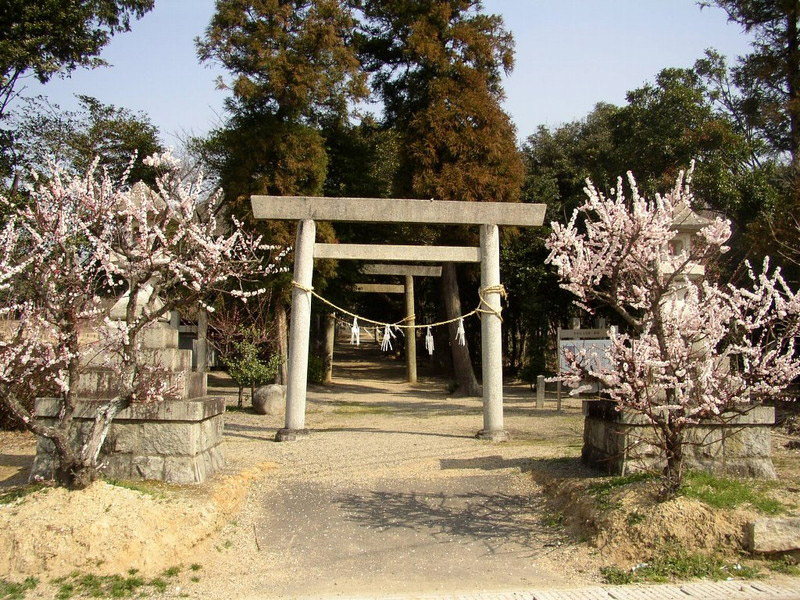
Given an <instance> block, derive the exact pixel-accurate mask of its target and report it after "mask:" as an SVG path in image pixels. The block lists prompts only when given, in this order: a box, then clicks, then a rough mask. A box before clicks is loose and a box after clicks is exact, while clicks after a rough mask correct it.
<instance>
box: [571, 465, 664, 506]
mask: <svg viewBox="0 0 800 600" xmlns="http://www.w3.org/2000/svg"><path fill="white" fill-rule="evenodd" d="M655 477H656V476H655V475H654V474H653V473H647V472H645V471H637V472H636V473H631V474H630V475H621V476H619V477H609V478H608V479H606V480H604V481H601V482H600V483H594V484H592V485H590V486H589V488H588V489H587V491H588V492H589V493H590V494H591V495H592V496H594V497H595V498H596V499H597V505H598V507H599V508H613V507H614V506H615V505H614V504H613V503H612V502H611V492H613V491H614V490H616V489H619V488H621V487H625V486H629V485H633V484H635V483H639V482H641V481H650V480H652V479H654V478H655Z"/></svg>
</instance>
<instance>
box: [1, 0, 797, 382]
mask: <svg viewBox="0 0 800 600" xmlns="http://www.w3.org/2000/svg"><path fill="white" fill-rule="evenodd" d="M701 4H706V5H714V6H716V7H718V8H721V9H723V10H724V11H726V13H727V15H728V17H729V18H730V19H731V20H732V21H734V22H736V23H737V24H739V25H740V26H741V27H742V29H743V30H744V31H745V32H748V33H749V34H750V35H751V36H752V39H753V44H752V51H751V52H750V53H749V54H747V55H745V56H742V57H738V58H732V59H726V57H723V56H721V55H720V54H718V53H717V52H716V51H714V50H713V49H710V50H708V51H707V53H706V54H705V55H704V56H699V57H698V59H697V61H696V63H695V64H694V66H693V67H692V68H680V69H679V68H671V67H670V66H669V65H664V67H665V68H664V69H663V70H661V71H660V72H658V73H654V74H653V78H652V81H649V82H646V83H643V84H642V85H641V86H640V87H638V88H636V89H633V90H630V91H629V92H628V94H627V99H626V102H625V103H624V104H621V105H618V106H617V105H611V104H605V103H601V104H597V105H596V106H595V108H594V109H593V110H592V111H591V112H590V113H589V114H587V115H586V116H585V117H583V118H582V119H579V120H577V121H574V122H569V123H564V124H562V125H559V126H556V127H544V126H542V127H540V128H539V129H538V130H536V131H535V132H532V133H531V134H530V135H528V136H527V137H526V138H525V141H524V142H523V143H522V145H521V147H520V146H519V145H518V143H517V139H518V137H517V136H518V133H523V134H526V133H527V132H517V131H516V129H515V126H514V124H513V123H512V121H511V119H510V117H509V115H508V114H506V113H505V112H504V111H503V109H502V108H501V101H502V99H503V89H502V85H501V77H502V75H503V74H504V73H508V72H510V71H511V70H512V69H513V68H514V40H513V37H512V35H511V34H510V33H509V32H508V30H507V29H506V26H505V24H504V23H503V20H502V18H501V17H500V16H498V15H491V14H487V13H486V12H484V10H483V7H482V5H481V3H480V2H479V1H477V0H419V1H415V2H407V1H405V0H218V1H217V3H216V13H215V15H214V17H213V18H212V20H211V22H210V23H209V24H208V27H207V29H206V31H205V32H203V33H202V34H201V35H200V36H199V37H198V38H197V42H196V45H197V53H198V57H199V59H200V60H201V61H203V62H206V63H213V64H217V65H221V66H222V67H223V68H224V69H225V70H226V72H227V74H228V75H227V76H226V77H224V78H223V80H222V81H221V82H220V85H223V86H225V88H226V89H227V91H228V94H229V95H228V99H227V101H226V113H225V117H224V121H223V122H222V123H221V124H220V126H219V127H217V128H216V129H214V130H213V131H211V132H210V133H209V134H208V135H207V136H203V137H195V138H187V139H186V140H185V144H184V148H182V153H183V154H184V155H186V156H187V157H188V158H190V159H191V160H190V164H191V168H192V169H203V170H204V171H205V172H206V173H208V174H211V175H213V177H214V183H215V184H218V185H219V186H220V187H221V188H222V189H223V190H224V194H225V206H226V208H227V210H228V212H229V215H230V216H235V217H237V218H239V219H242V220H244V221H245V223H246V224H247V225H248V227H252V228H260V230H261V233H264V234H265V235H266V236H267V237H268V238H269V240H270V242H272V243H276V244H282V245H291V244H293V242H294V232H293V231H292V227H291V225H289V224H286V223H266V224H265V223H258V224H256V223H254V222H253V221H252V219H251V214H250V209H249V196H250V195H251V194H281V195H325V196H360V197H374V198H391V197H400V198H436V199H443V200H468V201H475V202H535V203H544V204H546V205H547V214H546V217H545V223H549V222H550V221H559V222H565V221H567V220H568V219H569V217H570V215H571V213H572V211H573V209H574V208H575V207H576V206H577V205H578V204H579V202H581V201H582V199H583V198H584V192H583V188H584V185H585V179H586V178H587V177H588V178H591V179H592V181H593V182H594V183H595V185H596V186H597V187H598V188H599V189H600V190H608V189H610V188H611V187H612V186H613V185H615V184H616V180H617V177H618V176H621V175H624V174H625V173H626V172H627V171H632V172H633V173H634V174H635V176H636V178H637V180H638V182H639V186H640V189H641V190H643V191H644V192H646V193H648V194H652V193H654V192H656V191H663V190H664V189H666V188H669V187H670V186H671V185H672V182H674V180H675V177H676V175H677V174H678V172H679V171H680V170H682V169H686V168H688V167H689V165H690V163H691V161H692V160H694V161H696V166H695V170H694V175H693V187H694V192H695V196H696V199H697V202H699V203H700V205H701V206H700V208H702V209H704V210H707V211H709V212H711V213H717V214H721V215H723V216H725V217H727V218H729V219H730V220H731V221H732V222H733V225H734V240H733V243H732V244H731V245H732V247H733V252H731V253H730V254H729V255H727V262H726V263H725V264H724V265H723V266H722V268H723V269H725V270H726V271H727V273H726V276H728V277H729V278H733V279H734V280H735V279H736V278H737V277H738V273H739V267H740V265H741V264H742V261H743V259H744V258H752V259H755V260H758V259H760V257H761V256H763V255H764V254H770V255H772V256H773V257H775V259H776V260H778V262H779V263H780V264H781V266H782V267H783V270H784V272H785V273H786V274H787V276H788V278H789V280H790V281H791V282H792V283H793V284H794V285H796V284H797V280H798V277H800V271H798V262H799V261H800V244H799V243H798V242H797V239H798V218H799V217H800V213H798V211H799V210H800V197H799V196H800V156H799V154H800V33H799V32H798V22H799V21H800V2H797V1H796V0H786V1H784V0H781V1H779V2H775V1H766V0H713V1H708V2H703V3H701ZM60 6H61V7H60V8H53V7H50V6H38V5H31V4H30V3H28V2H25V1H24V0H12V1H11V2H10V9H9V10H8V11H7V14H6V15H4V16H2V17H0V32H2V33H0V151H1V152H2V154H1V155H0V173H1V174H2V178H3V179H2V181H3V186H4V187H5V188H6V189H5V191H6V192H8V193H10V194H11V195H12V196H13V197H14V198H15V199H16V201H18V202H20V203H24V202H25V199H26V193H27V192H26V184H27V183H29V182H30V177H31V175H30V173H31V170H32V169H33V170H38V171H41V170H42V169H43V168H44V167H45V166H46V164H47V161H48V160H51V159H52V158H55V159H56V160H59V161H61V162H62V163H64V164H65V165H67V166H68V167H69V168H71V169H73V170H75V171H77V172H80V171H82V170H84V169H86V168H87V166H88V165H89V164H90V163H91V162H92V160H93V159H94V157H95V156H100V158H101V163H102V164H103V165H105V166H107V168H108V169H109V170H110V172H111V173H112V174H115V175H118V174H121V173H122V172H123V171H124V170H125V168H126V167H127V165H128V161H129V157H130V155H131V153H132V152H138V154H139V156H140V157H143V156H146V155H148V154H151V153H152V152H154V151H157V150H160V149H162V143H161V141H160V138H159V131H158V130H157V128H156V127H155V126H154V125H153V124H152V122H151V120H150V119H149V117H148V116H147V115H146V114H143V113H134V112H131V111H129V110H127V109H125V108H121V107H116V106H110V105H105V104H103V103H101V102H99V101H97V100H96V99H94V98H90V97H82V98H81V104H80V109H79V110H76V111H63V110H61V109H59V108H58V107H57V106H54V105H51V104H48V103H47V102H46V101H44V100H42V99H39V98H22V97H21V96H19V92H20V86H19V81H20V78H21V77H23V76H26V75H28V76H30V75H32V76H34V77H36V78H37V79H39V80H40V81H42V82H46V81H48V80H49V79H50V78H51V77H53V76H56V75H58V74H64V73H69V72H70V71H72V70H74V69H76V68H78V67H86V66H89V67H91V66H95V65H97V64H98V62H99V61H100V59H99V55H100V52H101V50H102V48H103V46H104V45H105V44H106V43H107V42H108V40H109V39H110V37H111V36H113V35H114V34H116V33H119V32H121V31H125V30H126V29H128V28H130V27H135V22H132V20H135V19H136V18H137V17H140V16H142V15H143V14H145V13H146V12H147V11H149V10H151V9H152V7H153V1H152V0H103V1H96V2H91V3H89V2H80V1H77V0H74V1H71V2H62V3H60ZM698 10H700V7H699V8H698ZM6 19H7V20H8V23H5V22H2V21H1V20H6ZM588 93H591V92H590V91H589V90H587V94H588ZM368 102H372V103H378V104H379V105H380V107H381V110H380V111H379V113H380V114H377V115H376V114H373V113H371V112H370V111H369V110H368V108H369V106H370V104H368ZM133 169H134V170H133V172H132V174H131V180H132V181H136V180H144V181H145V182H148V183H152V182H153V180H154V179H153V178H154V174H153V173H152V172H148V168H147V167H145V166H143V165H142V164H141V163H140V162H139V163H136V164H135V166H134V167H133ZM549 233H550V230H549V228H548V227H542V228H537V229H531V230H521V231H506V232H505V239H504V241H503V244H502V252H503V253H502V279H503V282H504V284H505V286H506V288H507V291H508V298H507V304H506V306H505V308H504V313H503V315H504V335H505V364H506V366H507V368H508V373H509V374H510V375H521V376H523V377H525V378H529V377H535V375H536V374H540V373H546V372H549V371H551V370H552V369H553V368H554V362H555V349H554V342H555V331H556V329H557V328H558V327H559V326H566V325H567V324H568V322H569V320H570V318H571V317H573V316H578V312H577V311H576V310H575V309H573V307H572V305H571V298H570V297H569V295H568V294H567V293H566V292H564V291H562V290H561V289H560V288H559V287H558V282H557V279H556V276H555V274H554V271H553V270H552V269H551V268H550V267H548V266H545V264H544V259H545V257H546V256H547V251H546V250H545V247H544V241H545V240H546V239H547V237H548V235H549ZM476 237H477V232H476V231H472V230H469V229H466V228H465V229H463V230H458V231H455V232H454V231H452V230H448V231H444V230H441V229H438V228H435V227H424V228H421V227H416V228H409V227H394V226H387V225H381V224H375V225H374V226H369V227H364V226H358V227H357V226H350V225H347V224H338V225H336V227H335V228H334V227H333V226H331V225H326V226H322V227H320V230H319V235H318V239H319V240H321V241H322V240H324V241H334V240H338V241H342V242H360V243H381V242H383V243H386V242H392V243H406V244H410V243H428V244H432V243H436V244H454V245H470V244H474V243H475V241H476ZM443 275H444V276H443V277H442V280H441V281H437V280H428V281H424V280H420V281H418V286H419V288H418V293H417V299H418V306H417V322H418V323H425V322H432V321H439V320H442V319H444V318H451V317H453V316H456V315H458V314H460V313H461V312H466V311H468V310H471V309H472V308H473V307H474V306H475V305H476V304H477V302H478V297H477V291H476V290H477V285H478V284H477V280H478V273H477V271H476V270H474V269H473V268H472V267H458V268H456V267H455V266H454V265H445V266H444V274H443ZM364 279H365V278H364V276H361V275H359V274H358V272H357V271H356V266H353V265H351V264H345V263H342V264H338V265H337V264H319V265H318V269H317V272H316V275H315V284H314V285H315V289H316V290H317V291H318V292H319V293H321V294H323V295H325V296H326V297H327V298H329V299H330V300H332V301H334V302H335V303H337V304H339V305H342V306H347V307H350V308H351V309H352V310H354V311H355V312H358V313H359V314H364V315H365V316H367V317H370V318H374V319H378V320H383V321H390V322H393V321H396V320H399V319H400V318H401V317H402V310H403V309H402V305H401V302H400V301H399V300H398V299H396V298H395V299H393V298H391V297H389V296H386V297H381V298H380V299H375V298H370V299H369V302H365V301H364V297H363V296H360V295H358V294H354V293H352V292H351V290H352V284H354V283H356V282H357V281H363V280H364ZM254 285H258V284H254ZM270 285H271V286H272V289H271V290H270V294H269V296H268V297H269V301H268V302H261V303H259V305H258V308H257V311H256V312H257V313H258V314H252V313H253V310H252V309H250V310H243V309H241V308H235V307H231V306H226V305H223V301H222V300H215V299H213V298H211V299H209V301H210V302H215V301H216V302H217V303H218V308H219V309H220V314H222V315H224V316H225V321H224V322H221V321H220V322H219V323H217V327H218V329H219V331H224V335H225V338H226V343H227V346H228V347H237V344H235V343H233V342H232V341H231V340H232V338H235V337H236V336H237V335H241V336H242V340H244V339H245V337H247V336H248V335H251V334H248V333H247V332H246V326H247V324H248V323H249V322H253V321H254V320H256V319H257V320H258V321H257V322H258V323H261V324H262V325H263V327H261V329H262V330H264V331H270V332H271V335H270V336H269V338H268V339H264V336H262V338H260V339H259V340H258V344H260V346H261V351H260V352H261V355H262V358H263V360H264V361H267V359H269V358H270V357H271V356H273V355H275V354H285V331H286V326H285V324H286V320H287V317H288V313H289V311H290V309H291V307H290V306H288V300H289V289H290V288H289V285H290V276H289V275H288V274H287V275H285V276H282V277H280V278H278V279H277V280H273V281H271V282H270ZM462 307H464V310H463V311H462ZM315 310H317V311H320V313H322V312H324V311H325V310H327V309H326V307H324V306H322V305H320V304H319V303H317V304H316V305H315ZM231 315H235V316H234V317H232V316H231ZM598 316H601V317H606V318H608V319H609V320H611V316H610V315H604V314H603V313H602V312H598ZM237 318H238V319H239V320H240V321H241V328H240V329H241V334H237V327H236V322H235V321H236V319H237ZM232 319H233V321H234V323H233V324H232V323H231V320H232ZM317 322H318V323H323V322H324V319H321V318H320V319H318V321H317ZM591 325H592V324H591V323H588V322H586V323H584V326H591ZM466 326H467V339H468V344H467V346H466V347H461V346H460V345H458V344H451V343H450V340H454V339H455V331H454V330H452V331H446V330H444V329H440V330H437V331H435V332H434V334H435V335H436V336H437V340H436V347H437V348H438V349H442V348H447V347H448V346H450V348H451V351H452V354H451V355H447V354H446V353H444V352H441V351H439V352H437V353H436V354H435V356H434V358H435V359H436V360H438V361H440V362H441V364H442V366H443V367H446V368H452V365H456V368H455V369H454V373H455V374H456V377H457V380H458V381H457V384H458V388H459V389H460V391H462V392H463V393H467V394H474V393H476V391H477V385H478V382H477V380H476V378H475V375H474V373H473V372H472V369H470V368H468V367H469V366H470V364H472V365H476V364H477V361H479V360H480V352H479V348H480V345H479V340H478V339H477V338H478V329H479V328H478V323H477V321H475V320H472V321H468V322H467V323H466ZM212 327H213V323H212ZM251 337H252V336H251ZM420 343H422V340H421V339H420ZM278 378H279V379H280V378H281V373H280V370H279V372H278Z"/></svg>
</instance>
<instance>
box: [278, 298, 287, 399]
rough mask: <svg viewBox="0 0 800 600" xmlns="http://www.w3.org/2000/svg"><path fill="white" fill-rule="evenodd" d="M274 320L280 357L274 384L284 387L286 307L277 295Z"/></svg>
mask: <svg viewBox="0 0 800 600" xmlns="http://www.w3.org/2000/svg"><path fill="white" fill-rule="evenodd" d="M275 320H276V326H277V335H278V354H280V357H281V364H280V366H279V367H278V371H277V373H275V383H278V384H280V385H286V383H287V382H288V381H289V363H288V358H289V327H288V325H287V322H288V319H287V318H286V305H285V304H284V303H283V298H282V297H281V295H280V294H278V296H277V299H276V301H275Z"/></svg>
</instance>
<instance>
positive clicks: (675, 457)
mask: <svg viewBox="0 0 800 600" xmlns="http://www.w3.org/2000/svg"><path fill="white" fill-rule="evenodd" d="M668 418H669V417H668ZM662 433H663V435H664V453H665V454H666V459H667V463H666V465H664V471H663V473H662V477H661V486H662V487H661V497H662V499H664V500H668V499H670V498H674V497H675V495H676V494H677V493H678V490H679V489H680V487H681V484H682V483H683V428H682V427H675V425H674V424H673V423H671V422H668V423H667V424H666V425H664V426H663V427H662Z"/></svg>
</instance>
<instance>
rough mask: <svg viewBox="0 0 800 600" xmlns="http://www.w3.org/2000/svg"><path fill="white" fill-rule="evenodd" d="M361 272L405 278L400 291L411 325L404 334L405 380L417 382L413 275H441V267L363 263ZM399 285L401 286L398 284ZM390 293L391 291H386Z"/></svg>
mask: <svg viewBox="0 0 800 600" xmlns="http://www.w3.org/2000/svg"><path fill="white" fill-rule="evenodd" d="M361 272H362V273H364V274H365V275H394V276H399V277H404V278H405V285H404V286H402V288H401V289H402V291H403V292H405V301H406V302H405V304H406V321H405V324H406V325H409V326H410V327H412V329H409V332H408V334H406V380H407V381H408V382H409V383H416V382H417V337H416V335H415V331H416V330H415V329H413V327H414V325H415V324H416V319H415V318H414V277H441V276H442V267H433V266H428V265H381V264H374V265H364V266H363V267H362V269H361ZM398 287H401V286H398ZM388 293H392V292H388Z"/></svg>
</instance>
